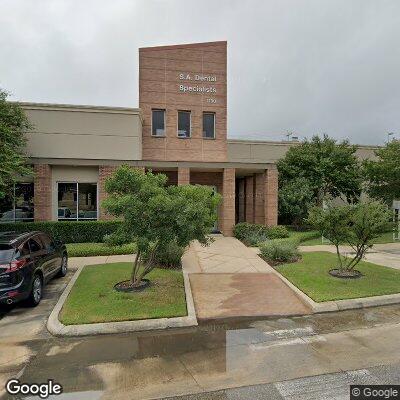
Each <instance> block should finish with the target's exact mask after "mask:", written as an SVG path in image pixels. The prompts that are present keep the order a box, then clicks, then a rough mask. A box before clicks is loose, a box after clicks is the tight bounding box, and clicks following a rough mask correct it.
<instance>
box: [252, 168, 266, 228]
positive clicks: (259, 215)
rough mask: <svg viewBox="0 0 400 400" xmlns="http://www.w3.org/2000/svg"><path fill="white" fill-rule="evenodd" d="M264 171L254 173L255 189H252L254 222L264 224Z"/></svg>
mask: <svg viewBox="0 0 400 400" xmlns="http://www.w3.org/2000/svg"><path fill="white" fill-rule="evenodd" d="M264 183H265V176H264V173H260V174H256V176H255V190H254V196H255V199H254V222H255V223H256V224H264V223H265V217H264Z"/></svg>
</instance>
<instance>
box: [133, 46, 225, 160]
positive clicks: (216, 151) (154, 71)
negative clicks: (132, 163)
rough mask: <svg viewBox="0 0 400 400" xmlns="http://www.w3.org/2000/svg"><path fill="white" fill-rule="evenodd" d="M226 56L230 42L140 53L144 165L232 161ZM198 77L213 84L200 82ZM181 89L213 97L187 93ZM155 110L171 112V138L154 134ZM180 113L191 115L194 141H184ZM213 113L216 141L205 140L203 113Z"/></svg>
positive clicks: (168, 134) (168, 117) (168, 125)
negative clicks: (149, 162)
mask: <svg viewBox="0 0 400 400" xmlns="http://www.w3.org/2000/svg"><path fill="white" fill-rule="evenodd" d="M226 56H227V44H226V42H212V43H196V44H191V45H176V46H162V47H148V48H141V49H139V107H140V108H141V110H142V113H143V148H142V149H143V153H142V154H143V159H144V160H166V161H226V160H227V135H226V130H227V125H226V124H227V97H226V65H227V61H226ZM196 76H197V77H206V79H212V81H207V80H196ZM214 79H215V81H214ZM181 85H183V86H184V87H186V88H188V87H191V88H204V89H211V90H212V92H208V93H204V92H193V91H192V92H189V91H185V92H184V91H182V90H180V88H181ZM214 91H215V92H214ZM152 109H163V110H166V117H165V122H166V134H165V137H154V136H152V135H151V110H152ZM178 110H181V111H190V112H191V128H192V129H191V137H190V138H179V137H178V134H177V124H178V119H177V117H178ZM207 111H208V112H213V113H215V131H216V137H215V139H204V138H203V129H202V124H203V112H207Z"/></svg>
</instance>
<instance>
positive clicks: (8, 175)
mask: <svg viewBox="0 0 400 400" xmlns="http://www.w3.org/2000/svg"><path fill="white" fill-rule="evenodd" d="M7 97H8V93H7V92H6V91H4V90H2V89H0V199H1V198H3V197H5V196H6V195H8V194H9V191H10V190H11V189H12V187H13V184H14V183H15V181H16V178H17V176H18V175H19V176H21V175H29V174H31V173H32V171H31V169H30V168H29V167H28V166H27V165H26V161H27V159H26V155H25V144H26V137H25V133H26V132H27V131H29V130H30V129H32V125H31V124H30V123H29V121H28V118H27V117H26V115H25V113H24V110H23V109H22V108H21V107H20V106H19V105H18V104H17V103H10V102H9V101H7Z"/></svg>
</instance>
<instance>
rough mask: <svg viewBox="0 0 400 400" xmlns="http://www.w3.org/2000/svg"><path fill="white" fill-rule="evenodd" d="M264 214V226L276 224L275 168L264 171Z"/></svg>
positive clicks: (276, 173)
mask: <svg viewBox="0 0 400 400" xmlns="http://www.w3.org/2000/svg"><path fill="white" fill-rule="evenodd" d="M264 214H265V221H264V223H265V225H268V226H273V225H277V224H278V170H277V168H276V167H273V168H269V169H267V170H266V171H265V182H264Z"/></svg>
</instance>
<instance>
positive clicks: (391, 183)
mask: <svg viewBox="0 0 400 400" xmlns="http://www.w3.org/2000/svg"><path fill="white" fill-rule="evenodd" d="M375 155H376V157H377V159H376V160H366V161H364V165H363V166H364V173H365V177H366V179H367V191H368V194H369V195H370V196H371V197H375V198H377V199H380V200H383V201H384V202H385V203H386V204H388V205H392V202H393V200H398V199H400V140H393V141H391V142H389V143H387V144H386V146H385V147H382V148H380V149H378V150H376V151H375Z"/></svg>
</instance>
